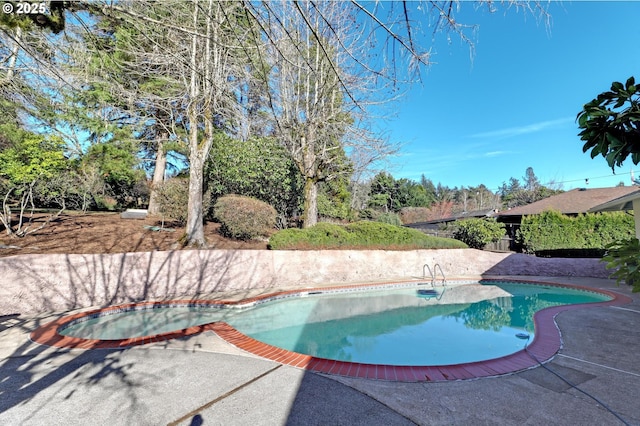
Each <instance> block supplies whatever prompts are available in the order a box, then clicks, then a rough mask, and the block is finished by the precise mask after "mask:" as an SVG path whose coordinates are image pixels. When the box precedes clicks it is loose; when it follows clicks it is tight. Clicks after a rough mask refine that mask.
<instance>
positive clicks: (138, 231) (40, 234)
mask: <svg viewBox="0 0 640 426" xmlns="http://www.w3.org/2000/svg"><path fill="white" fill-rule="evenodd" d="M46 217H47V216H46V215H36V216H35V221H34V223H33V228H37V227H38V226H39V225H41V224H42V222H43V221H44V220H45V218H46ZM161 226H162V221H161V218H156V217H148V218H147V219H144V220H135V219H121V218H120V214H119V213H87V214H81V213H75V212H68V213H65V214H62V215H60V216H59V217H57V218H55V219H53V220H52V221H51V222H50V223H48V224H47V225H46V226H45V227H44V228H42V229H41V230H39V231H37V232H34V233H33V234H30V235H27V236H26V237H23V238H17V237H10V236H8V235H7V234H6V231H5V229H4V227H3V226H2V225H0V257H6V256H14V255H18V254H33V253H88V254H91V253H123V252H136V251H153V250H175V249H180V246H179V244H178V239H179V238H180V237H181V236H182V234H183V232H184V228H183V227H179V226H176V224H175V223H171V222H165V223H164V229H160V230H158V228H160V227H161ZM153 227H156V228H154V229H151V228H153ZM219 228H220V225H219V224H217V223H206V224H205V235H206V238H207V242H208V244H209V247H210V248H214V249H215V248H218V249H253V250H261V249H262V250H263V249H266V248H267V242H266V241H264V242H263V241H247V242H245V241H235V240H230V239H227V238H224V237H223V236H221V235H220V233H219Z"/></svg>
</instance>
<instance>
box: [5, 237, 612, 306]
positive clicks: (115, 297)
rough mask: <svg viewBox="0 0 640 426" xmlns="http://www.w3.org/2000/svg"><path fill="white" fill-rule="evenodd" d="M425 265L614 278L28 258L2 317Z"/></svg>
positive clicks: (196, 255) (398, 257)
mask: <svg viewBox="0 0 640 426" xmlns="http://www.w3.org/2000/svg"><path fill="white" fill-rule="evenodd" d="M425 263H426V264H428V265H430V266H433V265H434V264H436V263H438V264H439V265H440V266H441V267H442V269H443V271H444V272H445V274H446V275H447V277H453V276H478V275H482V274H491V275H545V276H590V277H601V278H604V277H607V276H608V271H606V270H605V268H604V264H603V263H601V262H599V261H598V260H597V259H541V258H535V257H532V256H527V255H523V254H509V253H491V252H485V251H480V250H473V249H455V250H416V251H382V250H375V251H354V250H345V251H268V250H184V251H168V252H145V253H124V254H100V255H98V254H91V255H79V254H69V255H57V254H51V255H24V256H12V257H6V258H0V315H8V314H14V313H20V314H31V313H39V312H55V311H62V310H69V309H75V308H81V307H89V306H107V305H112V304H117V303H123V302H129V301H139V300H150V299H159V298H170V297H182V296H194V295H197V294H203V293H211V292H217V291H230V290H247V289H255V288H276V287H278V288H279V287H307V286H312V285H315V284H321V283H345V282H362V281H368V280H385V279H398V278H409V277H419V276H421V275H422V267H423V265H424V264H425Z"/></svg>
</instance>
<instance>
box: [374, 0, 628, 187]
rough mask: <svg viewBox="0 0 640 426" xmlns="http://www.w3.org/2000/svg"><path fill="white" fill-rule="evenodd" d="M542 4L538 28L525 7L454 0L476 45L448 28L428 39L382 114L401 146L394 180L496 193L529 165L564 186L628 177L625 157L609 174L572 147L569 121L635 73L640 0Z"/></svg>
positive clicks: (577, 145)
mask: <svg viewBox="0 0 640 426" xmlns="http://www.w3.org/2000/svg"><path fill="white" fill-rule="evenodd" d="M549 12H550V13H551V25H550V26H548V27H547V26H545V24H544V23H541V22H538V21H537V20H536V19H535V18H534V17H532V16H531V15H527V14H525V13H523V12H516V11H513V10H512V11H508V12H505V11H504V10H503V9H502V8H501V10H500V11H498V12H496V13H493V14H491V13H489V12H488V11H487V10H486V9H479V10H478V9H477V7H476V5H474V4H473V3H471V2H462V3H461V8H460V11H459V13H458V15H457V19H458V21H460V22H465V23H470V24H478V26H479V27H478V32H477V34H476V38H475V54H474V56H473V58H471V57H470V53H469V47H468V46H467V45H465V44H463V43H462V42H461V41H459V39H456V38H455V37H454V36H453V35H452V36H451V41H450V42H448V41H447V40H446V37H445V36H443V35H440V36H439V37H438V38H437V39H436V40H435V41H434V42H433V44H432V54H433V56H432V61H433V62H434V64H433V65H432V66H431V67H429V68H428V69H427V70H425V71H424V72H423V73H422V80H423V81H422V84H420V83H416V84H415V85H413V86H412V87H411V89H410V91H409V92H408V94H407V95H406V97H405V98H403V99H402V100H401V101H399V102H398V104H397V105H396V106H395V111H396V115H395V117H393V118H391V119H390V120H389V121H388V122H387V123H386V129H387V131H388V132H389V136H390V138H391V139H392V140H393V141H397V142H401V143H403V148H402V151H401V152H400V153H399V155H398V156H397V157H395V158H393V159H392V160H391V165H390V167H389V171H390V172H391V174H392V175H393V176H394V177H395V178H402V177H405V178H410V179H414V180H419V179H420V176H421V174H424V175H425V176H426V177H427V178H429V179H431V180H432V181H433V182H434V183H438V182H441V183H442V184H443V185H447V186H450V187H454V186H457V187H460V186H476V185H479V184H481V183H482V184H485V185H486V186H487V187H488V188H489V189H491V190H492V191H496V190H497V189H498V187H499V186H500V185H501V184H502V183H503V182H508V181H509V178H510V177H515V178H518V179H522V177H523V176H524V175H525V170H526V168H527V167H533V170H534V172H535V174H536V175H537V176H538V178H539V179H540V181H541V182H542V183H543V184H544V183H547V182H550V181H555V182H559V183H562V188H563V189H565V190H569V189H573V188H577V187H585V179H586V178H589V183H588V185H586V186H587V187H589V188H598V187H606V186H615V185H616V184H618V182H620V181H623V182H624V184H625V185H627V186H628V185H630V184H631V182H630V177H629V172H630V167H631V166H632V165H633V163H631V161H627V163H626V164H625V165H624V166H623V167H622V168H619V169H616V174H615V175H614V174H613V172H612V171H611V168H609V166H608V165H607V163H606V161H605V160H604V158H602V157H596V158H595V159H591V157H590V155H589V154H588V153H586V154H585V153H583V152H582V145H583V144H582V141H580V139H579V137H578V136H577V134H578V133H579V129H578V127H577V124H576V121H575V118H576V115H577V114H578V112H579V111H580V110H581V109H582V106H583V105H584V104H585V103H587V102H589V101H590V100H591V99H593V98H595V97H596V96H597V95H598V94H599V93H601V92H603V91H606V90H608V89H609V88H610V86H611V83H612V82H613V81H622V82H623V83H624V82H625V81H626V79H627V78H628V77H630V76H632V75H633V76H634V77H636V80H640V26H639V25H638V22H637V18H638V16H640V2H611V1H579V2H561V3H560V2H554V3H552V4H551V5H550V7H549ZM429 37H430V35H429ZM633 169H634V171H635V175H636V177H638V176H640V166H635V165H633Z"/></svg>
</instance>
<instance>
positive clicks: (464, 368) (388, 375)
mask: <svg viewBox="0 0 640 426" xmlns="http://www.w3.org/2000/svg"><path fill="white" fill-rule="evenodd" d="M456 281H457V280H456ZM499 281H504V282H507V281H508V282H518V283H530V284H541V282H540V281H534V280H518V279H511V278H509V279H502V280H501V279H495V278H491V279H483V280H480V282H499ZM407 282H409V281H402V282H387V283H375V284H373V286H374V287H378V286H390V285H394V284H395V285H399V284H404V283H407ZM413 284H416V282H413ZM543 284H544V285H549V286H557V287H564V288H575V289H579V290H584V291H589V292H594V293H599V294H603V295H607V296H609V297H611V300H608V301H603V302H595V303H587V304H575V305H562V306H553V307H549V308H546V309H543V310H541V311H539V312H537V313H536V314H535V315H534V325H535V330H536V331H535V338H534V339H533V341H532V342H530V344H529V345H528V346H526V350H525V345H524V344H523V349H522V350H520V351H518V352H515V353H513V354H510V355H506V356H503V357H499V358H493V359H489V360H484V361H475V362H470V363H462V364H452V365H439V366H397V365H383V364H362V363H354V362H346V361H335V360H329V359H324V358H317V357H314V356H311V355H305V354H300V353H297V352H292V351H289V350H286V349H282V348H278V347H275V346H271V345H268V344H266V343H263V342H260V341H258V340H255V339H253V338H251V337H249V336H246V335H244V334H242V333H240V332H239V331H237V330H236V329H235V328H233V327H231V326H230V325H229V324H227V323H224V322H214V323H209V324H205V325H199V326H194V327H189V328H186V329H182V330H177V331H173V332H168V333H163V334H158V335H154V336H145V337H135V338H129V339H120V340H96V339H81V338H76V337H70V336H64V335H62V334H60V333H59V332H58V331H59V330H60V329H61V328H63V327H64V326H65V325H67V324H69V323H71V322H73V321H75V320H77V319H79V318H83V317H86V316H90V315H95V314H104V313H108V312H111V311H122V310H126V309H131V308H139V307H142V306H155V305H168V304H169V305H174V304H175V305H185V304H187V305H198V304H199V305H237V306H243V305H251V304H254V303H259V302H264V301H268V300H272V299H277V298H282V297H288V296H292V295H297V294H300V293H311V292H315V291H323V292H324V291H331V290H343V289H365V288H370V287H372V284H358V285H342V286H332V287H322V288H306V289H296V290H288V291H278V292H274V293H269V294H264V295H261V296H257V297H252V298H248V299H243V300H241V301H225V300H201V299H196V300H194V299H189V300H184V299H183V300H167V301H158V302H140V303H129V304H124V305H118V306H113V307H108V308H102V309H95V310H90V311H84V312H79V313H75V314H71V315H68V316H64V317H61V318H58V319H56V320H54V321H51V322H49V323H47V324H45V325H43V326H41V327H39V328H38V329H36V330H34V331H33V332H31V334H30V338H31V340H32V341H33V342H35V343H38V344H42V345H47V346H53V347H58V348H68V349H85V350H87V349H125V348H129V347H133V346H139V345H146V344H150V343H157V342H163V341H167V340H172V339H177V338H184V337H189V336H193V335H196V334H200V333H203V332H205V331H213V332H214V333H216V334H217V335H218V336H219V337H220V338H222V339H223V340H225V341H226V342H227V343H229V344H231V345H233V346H235V347H237V348H239V349H241V350H243V351H246V352H248V353H251V354H253V355H256V356H259V357H261V358H265V359H268V360H271V361H274V362H278V363H280V364H284V365H289V366H292V367H296V368H300V369H304V370H307V371H313V372H316V373H323V374H330V375H339V376H346V377H357V378H366V379H377V380H387V381H397V382H442V381H451V380H471V379H478V378H485V377H495V376H501V375H505V374H512V373H516V372H518V371H522V370H527V369H530V368H533V367H536V366H538V365H540V363H546V362H548V361H550V360H551V359H552V358H553V357H554V356H555V355H556V354H557V353H558V351H559V350H560V349H561V348H562V335H561V332H560V329H559V328H558V326H557V325H556V322H555V317H556V315H558V314H559V313H560V312H564V311H568V310H575V309H584V308H592V307H593V308H595V307H602V306H620V305H625V304H628V303H631V302H632V299H631V298H630V297H628V296H625V295H622V294H620V293H617V292H613V291H609V290H604V289H594V288H591V287H587V286H581V285H576V284H566V283H557V282H548V281H545V282H544V283H543Z"/></svg>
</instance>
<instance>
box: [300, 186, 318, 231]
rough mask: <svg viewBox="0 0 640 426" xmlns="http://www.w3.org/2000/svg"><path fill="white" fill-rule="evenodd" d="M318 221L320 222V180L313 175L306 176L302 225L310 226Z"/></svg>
mask: <svg viewBox="0 0 640 426" xmlns="http://www.w3.org/2000/svg"><path fill="white" fill-rule="evenodd" d="M316 223H318V182H317V180H316V179H314V178H313V177H306V178H305V182H304V212H303V214H302V226H303V227H304V228H310V227H312V226H313V225H315V224H316Z"/></svg>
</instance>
